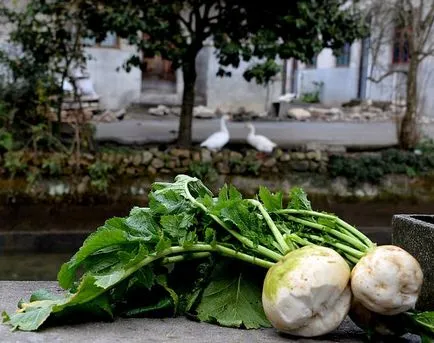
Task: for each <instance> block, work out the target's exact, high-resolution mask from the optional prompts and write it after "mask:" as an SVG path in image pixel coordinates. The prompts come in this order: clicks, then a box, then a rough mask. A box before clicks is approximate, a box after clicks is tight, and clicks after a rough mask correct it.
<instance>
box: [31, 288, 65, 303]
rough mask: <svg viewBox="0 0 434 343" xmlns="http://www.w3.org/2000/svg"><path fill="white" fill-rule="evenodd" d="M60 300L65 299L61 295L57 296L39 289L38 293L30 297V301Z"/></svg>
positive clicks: (35, 292)
mask: <svg viewBox="0 0 434 343" xmlns="http://www.w3.org/2000/svg"><path fill="white" fill-rule="evenodd" d="M60 299H63V297H61V296H59V295H55V294H53V293H51V292H49V291H47V290H46V289H38V290H37V291H34V292H33V293H32V295H31V296H30V301H42V300H60Z"/></svg>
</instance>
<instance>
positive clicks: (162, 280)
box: [155, 274, 179, 313]
mask: <svg viewBox="0 0 434 343" xmlns="http://www.w3.org/2000/svg"><path fill="white" fill-rule="evenodd" d="M155 281H156V283H157V284H158V285H160V286H161V287H163V288H164V289H165V290H166V291H167V293H169V295H170V297H171V298H172V301H173V305H174V312H175V313H176V311H177V309H178V304H179V297H178V294H176V292H175V291H174V290H173V289H172V288H171V287H169V285H168V284H167V276H166V275H165V274H160V275H157V277H156V279H155Z"/></svg>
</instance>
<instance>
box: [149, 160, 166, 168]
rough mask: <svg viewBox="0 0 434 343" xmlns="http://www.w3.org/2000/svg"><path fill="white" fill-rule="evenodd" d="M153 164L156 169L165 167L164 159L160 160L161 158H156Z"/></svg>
mask: <svg viewBox="0 0 434 343" xmlns="http://www.w3.org/2000/svg"><path fill="white" fill-rule="evenodd" d="M151 166H153V167H154V168H155V169H159V168H163V167H164V161H162V160H160V159H159V158H154V159H153V160H152V162H151Z"/></svg>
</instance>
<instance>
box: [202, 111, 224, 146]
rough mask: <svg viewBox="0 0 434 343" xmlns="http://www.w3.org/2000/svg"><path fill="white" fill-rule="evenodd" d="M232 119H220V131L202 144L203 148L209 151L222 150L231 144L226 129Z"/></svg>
mask: <svg viewBox="0 0 434 343" xmlns="http://www.w3.org/2000/svg"><path fill="white" fill-rule="evenodd" d="M229 118H230V117H229V116H228V115H223V116H222V117H221V119H220V131H217V132H214V133H213V134H212V135H211V136H209V137H208V138H207V139H206V140H204V141H203V142H202V143H200V146H201V147H205V148H207V149H209V150H220V149H221V148H223V146H225V145H226V144H227V142H229V130H228V128H227V127H226V120H228V119H229Z"/></svg>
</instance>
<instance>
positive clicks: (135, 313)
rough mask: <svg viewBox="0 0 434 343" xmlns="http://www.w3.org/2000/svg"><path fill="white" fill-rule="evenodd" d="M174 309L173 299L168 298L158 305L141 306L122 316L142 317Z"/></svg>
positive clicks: (161, 300)
mask: <svg viewBox="0 0 434 343" xmlns="http://www.w3.org/2000/svg"><path fill="white" fill-rule="evenodd" d="M171 307H173V299H172V298H171V297H170V296H168V297H164V298H161V299H160V300H159V301H158V302H157V303H156V304H152V305H147V306H141V307H138V308H134V309H131V310H128V311H125V312H124V313H123V314H122V315H123V316H125V317H141V316H146V315H150V314H152V313H153V312H156V311H159V310H164V309H169V308H171Z"/></svg>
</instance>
